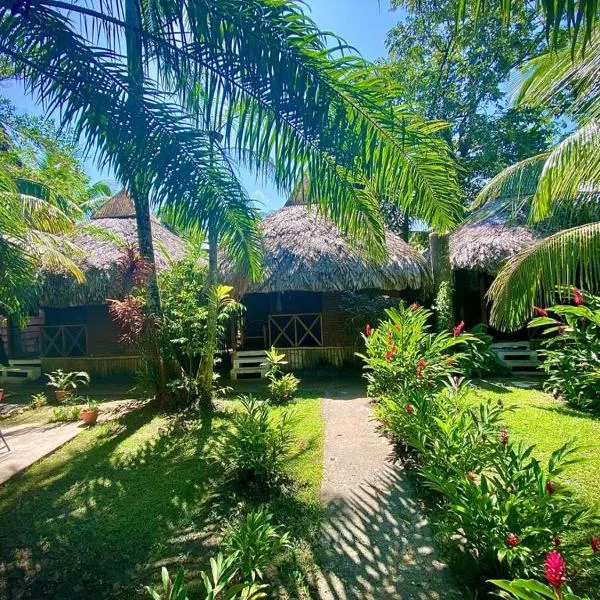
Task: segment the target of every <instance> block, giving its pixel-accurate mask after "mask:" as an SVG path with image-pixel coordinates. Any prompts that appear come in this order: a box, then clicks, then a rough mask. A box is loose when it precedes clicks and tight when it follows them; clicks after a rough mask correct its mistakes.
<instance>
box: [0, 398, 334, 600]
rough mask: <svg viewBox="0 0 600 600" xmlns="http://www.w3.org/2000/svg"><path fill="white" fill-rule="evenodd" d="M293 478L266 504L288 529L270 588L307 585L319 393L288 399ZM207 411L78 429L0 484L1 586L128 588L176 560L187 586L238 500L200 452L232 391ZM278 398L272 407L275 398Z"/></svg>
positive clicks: (298, 591) (140, 414)
mask: <svg viewBox="0 0 600 600" xmlns="http://www.w3.org/2000/svg"><path fill="white" fill-rule="evenodd" d="M295 405H296V406H295V409H296V413H297V418H296V420H295V421H294V433H295V436H296V442H295V444H294V452H293V453H292V456H291V457H290V459H289V460H288V461H287V463H286V466H285V469H286V472H287V473H288V474H289V475H290V476H291V477H292V478H293V479H294V482H295V483H294V485H293V486H288V487H287V488H286V489H285V491H283V492H281V493H280V494H277V495H275V496H274V497H273V498H272V499H271V500H270V502H269V504H268V510H269V511H270V512H272V513H273V515H274V522H275V523H277V524H281V525H283V526H284V527H285V528H286V529H287V530H289V531H290V533H291V536H292V541H293V548H292V550H290V551H287V552H285V553H284V554H283V555H282V556H281V557H279V558H278V561H277V563H278V565H277V572H276V573H274V578H275V580H276V581H277V582H278V584H279V586H280V589H281V596H285V595H286V594H288V595H289V596H291V597H295V598H298V597H302V596H303V595H305V594H306V589H305V580H306V577H305V574H306V572H307V571H309V570H310V569H312V568H313V564H312V550H311V547H312V543H313V538H314V536H315V534H316V531H317V528H318V525H319V522H320V515H321V509H320V504H319V500H318V493H319V488H320V483H321V478H322V445H323V426H322V422H321V417H320V401H319V400H318V399H316V398H305V399H300V400H297V401H296V402H295ZM225 408H226V409H227V410H226V411H225V412H224V411H218V412H216V413H215V414H214V416H212V417H205V418H189V419H186V420H173V419H170V418H166V417H165V416H163V415H160V414H157V413H155V412H153V411H152V410H151V409H149V408H143V409H140V410H136V411H134V412H133V413H130V414H127V415H125V416H123V417H122V418H120V419H118V420H116V421H112V422H109V423H105V424H101V425H98V426H97V427H95V428H93V429H91V430H89V431H86V432H84V433H82V434H81V435H80V436H78V437H77V438H76V439H74V440H73V441H71V442H70V443H68V444H67V445H66V446H64V447H63V448H61V449H60V450H58V451H57V452H56V453H54V454H53V455H52V456H49V457H47V458H46V459H43V460H42V461H40V462H39V463H37V464H36V465H34V466H32V467H31V468H30V469H28V470H27V471H25V472H23V473H21V474H19V475H17V476H16V477H14V478H13V479H12V480H11V481H10V482H8V483H7V484H6V485H5V486H3V488H2V489H0V521H1V523H2V528H1V533H0V536H1V537H2V543H1V547H2V556H1V558H0V560H1V575H0V588H1V589H2V590H3V592H4V593H6V594H7V595H8V596H9V597H14V596H16V595H18V596H19V597H20V598H42V597H47V598H58V597H60V598H65V599H68V598H78V599H82V598H98V597H107V596H110V597H112V598H128V599H129V598H132V597H134V596H135V595H136V594H140V595H141V597H143V596H144V595H145V593H144V592H143V586H144V585H147V584H149V583H153V582H154V583H155V582H156V581H157V579H158V577H159V575H160V573H159V572H160V567H161V566H163V565H166V566H168V567H169V569H170V570H171V571H172V572H175V571H176V570H177V568H178V566H179V565H184V566H185V569H186V574H187V579H188V581H189V582H190V590H191V591H192V592H193V591H194V589H195V588H197V586H198V585H199V581H198V580H197V574H198V572H199V570H200V569H203V568H206V567H207V566H208V557H209V556H210V555H214V554H215V552H216V541H217V539H218V537H219V533H220V531H221V529H222V528H223V526H224V525H225V524H226V523H227V522H228V520H229V519H230V518H231V515H232V513H233V512H234V511H235V509H236V507H237V506H238V504H239V503H240V502H249V503H252V502H251V501H248V500H247V499H242V498H241V497H240V496H238V495H236V493H235V490H233V489H232V488H231V487H230V486H229V485H228V484H227V483H226V482H225V481H224V479H223V475H222V471H221V470H220V469H219V468H218V467H216V466H215V465H214V464H213V463H212V462H211V460H210V458H209V456H210V451H211V447H212V445H213V443H214V440H215V438H216V436H217V435H218V434H219V430H220V428H222V427H225V426H226V425H227V420H228V418H229V417H228V413H229V411H230V410H235V409H236V406H235V404H233V403H225ZM275 410H276V411H277V410H282V409H275Z"/></svg>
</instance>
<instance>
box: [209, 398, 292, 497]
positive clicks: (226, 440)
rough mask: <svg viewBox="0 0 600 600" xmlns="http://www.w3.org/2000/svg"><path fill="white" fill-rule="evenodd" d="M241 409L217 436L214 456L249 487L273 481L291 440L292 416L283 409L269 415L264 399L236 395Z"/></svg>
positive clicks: (277, 477)
mask: <svg viewBox="0 0 600 600" xmlns="http://www.w3.org/2000/svg"><path fill="white" fill-rule="evenodd" d="M240 402H241V409H240V410H238V411H236V412H235V413H234V414H233V416H232V418H231V425H230V426H229V427H228V428H226V429H225V431H224V432H223V433H222V434H221V435H220V436H219V437H218V439H217V442H216V449H215V452H216V456H217V458H218V460H219V461H220V462H221V464H222V465H223V466H224V467H225V469H226V470H227V471H228V473H229V474H230V475H231V476H232V477H233V478H234V479H236V480H237V481H238V482H241V483H244V484H245V485H248V486H250V487H253V486H258V487H261V488H262V487H270V486H274V485H277V484H278V483H279V482H280V481H281V478H282V475H283V465H284V463H285V461H286V459H287V458H288V456H289V454H290V450H291V446H292V443H293V441H294V437H293V433H292V422H291V419H292V416H291V413H290V412H289V411H286V412H285V413H284V414H283V416H281V417H280V418H273V416H272V414H271V409H270V407H269V405H268V404H267V403H266V402H260V401H258V400H256V399H255V398H253V397H252V396H242V397H241V398H240Z"/></svg>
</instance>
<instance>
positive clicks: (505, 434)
mask: <svg viewBox="0 0 600 600" xmlns="http://www.w3.org/2000/svg"><path fill="white" fill-rule="evenodd" d="M500 443H501V444H502V445H503V446H506V444H508V431H507V430H506V429H503V430H502V431H501V432H500Z"/></svg>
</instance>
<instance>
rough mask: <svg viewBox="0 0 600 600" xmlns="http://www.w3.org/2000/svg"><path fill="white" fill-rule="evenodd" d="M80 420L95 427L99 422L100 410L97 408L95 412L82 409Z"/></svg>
mask: <svg viewBox="0 0 600 600" xmlns="http://www.w3.org/2000/svg"><path fill="white" fill-rule="evenodd" d="M79 418H80V419H81V420H82V421H83V422H84V423H85V424H86V425H94V423H96V421H97V420H98V409H97V408H95V409H94V410H89V409H87V408H82V409H81V412H80V413H79Z"/></svg>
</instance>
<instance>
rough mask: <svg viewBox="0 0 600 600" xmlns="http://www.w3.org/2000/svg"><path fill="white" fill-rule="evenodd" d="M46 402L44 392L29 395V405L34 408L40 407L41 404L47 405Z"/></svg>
mask: <svg viewBox="0 0 600 600" xmlns="http://www.w3.org/2000/svg"><path fill="white" fill-rule="evenodd" d="M47 404H48V398H47V397H46V394H44V393H43V392H40V393H39V394H33V396H31V401H30V402H29V407H30V408H33V409H36V408H42V407H43V406H47Z"/></svg>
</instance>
